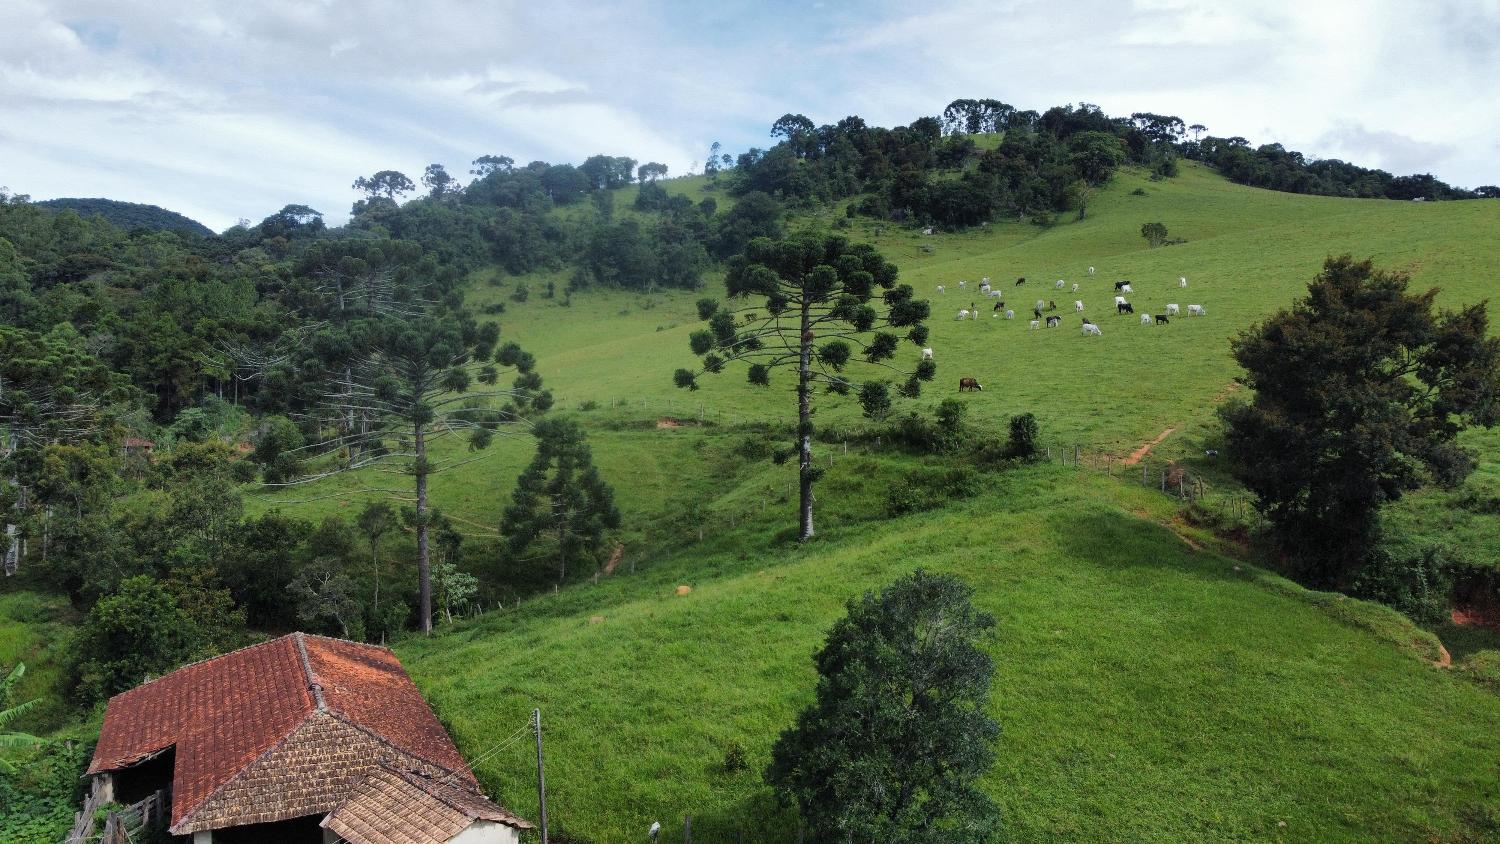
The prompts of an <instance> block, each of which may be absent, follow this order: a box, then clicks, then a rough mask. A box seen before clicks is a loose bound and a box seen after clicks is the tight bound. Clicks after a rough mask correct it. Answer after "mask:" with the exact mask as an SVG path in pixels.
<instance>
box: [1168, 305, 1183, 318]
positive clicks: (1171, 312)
mask: <svg viewBox="0 0 1500 844" xmlns="http://www.w3.org/2000/svg"><path fill="white" fill-rule="evenodd" d="M1179 310H1181V308H1179V307H1177V306H1176V305H1168V306H1167V316H1177V312H1178V311H1179Z"/></svg>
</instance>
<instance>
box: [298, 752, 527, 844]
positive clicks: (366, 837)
mask: <svg viewBox="0 0 1500 844" xmlns="http://www.w3.org/2000/svg"><path fill="white" fill-rule="evenodd" d="M476 820H483V821H493V822H495V823H500V824H505V825H506V826H510V827H514V828H516V829H531V824H529V823H527V822H526V821H525V820H523V819H522V818H519V817H517V816H515V815H513V814H511V813H510V812H507V811H505V810H504V809H502V808H500V807H499V806H496V805H495V804H494V803H491V802H490V801H489V800H488V799H486V798H485V796H484V795H483V794H480V793H479V792H478V791H475V790H473V789H472V788H470V787H469V786H465V785H462V784H460V783H458V782H454V781H453V778H451V777H431V776H426V775H424V774H422V773H420V772H417V771H409V770H404V769H398V768H392V767H390V766H381V767H379V768H377V769H376V770H375V771H374V772H373V773H372V774H370V776H369V777H368V778H366V779H365V781H364V782H363V783H361V784H360V786H359V787H358V788H355V789H354V790H353V791H352V793H351V794H350V796H349V799H348V800H345V801H344V802H343V803H341V804H339V807H338V808H336V809H334V810H333V811H332V812H330V813H329V815H328V817H326V818H324V819H323V826H324V827H326V828H328V829H330V830H332V831H333V832H334V833H336V834H337V835H338V836H339V837H340V838H342V839H344V840H345V841H347V842H350V844H444V842H446V841H448V840H449V839H450V838H452V837H453V836H455V835H457V834H458V833H460V832H462V831H463V830H465V829H467V828H468V827H469V825H470V824H472V823H474V822H475V821H476Z"/></svg>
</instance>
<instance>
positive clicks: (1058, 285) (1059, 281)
mask: <svg viewBox="0 0 1500 844" xmlns="http://www.w3.org/2000/svg"><path fill="white" fill-rule="evenodd" d="M1064 284H1067V282H1066V281H1063V280H1062V279H1058V280H1057V284H1055V285H1053V286H1054V287H1056V288H1057V289H1058V290H1061V289H1063V285H1064Z"/></svg>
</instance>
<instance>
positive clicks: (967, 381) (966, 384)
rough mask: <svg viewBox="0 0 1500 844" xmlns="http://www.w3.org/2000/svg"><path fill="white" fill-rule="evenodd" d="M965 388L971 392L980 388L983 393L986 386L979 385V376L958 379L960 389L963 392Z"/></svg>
mask: <svg viewBox="0 0 1500 844" xmlns="http://www.w3.org/2000/svg"><path fill="white" fill-rule="evenodd" d="M965 390H969V391H971V392H972V391H974V390H978V391H979V392H981V393H982V392H984V388H983V387H981V386H979V379H977V378H960V379H958V391H959V392H960V393H962V392H963V391H965Z"/></svg>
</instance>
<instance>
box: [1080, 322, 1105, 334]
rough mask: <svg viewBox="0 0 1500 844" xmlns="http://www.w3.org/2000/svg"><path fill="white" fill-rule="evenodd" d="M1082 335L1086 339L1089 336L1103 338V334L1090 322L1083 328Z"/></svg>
mask: <svg viewBox="0 0 1500 844" xmlns="http://www.w3.org/2000/svg"><path fill="white" fill-rule="evenodd" d="M1083 334H1084V336H1085V337H1087V336H1088V335H1090V334H1092V335H1094V336H1095V337H1103V336H1104V334H1103V332H1101V331H1100V330H1099V326H1097V325H1095V324H1093V323H1092V322H1091V323H1089V324H1087V325H1085V326H1084V327H1083Z"/></svg>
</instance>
